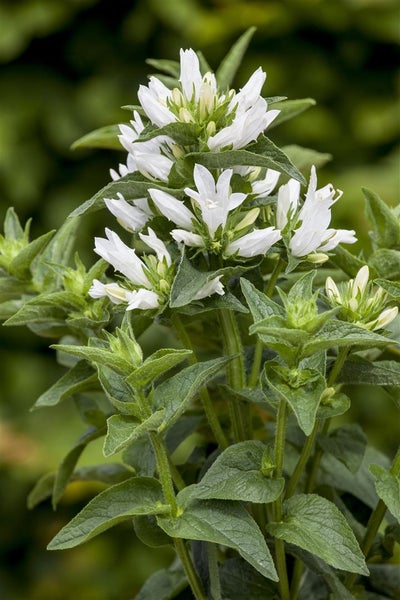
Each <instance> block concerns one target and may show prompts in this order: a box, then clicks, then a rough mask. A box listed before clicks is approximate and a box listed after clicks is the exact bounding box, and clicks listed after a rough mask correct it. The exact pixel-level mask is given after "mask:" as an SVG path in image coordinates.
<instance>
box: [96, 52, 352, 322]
mask: <svg viewBox="0 0 400 600" xmlns="http://www.w3.org/2000/svg"><path fill="white" fill-rule="evenodd" d="M265 79H266V74H265V73H264V72H263V71H262V69H261V68H259V69H257V70H256V71H255V72H254V73H253V74H252V75H251V77H250V78H249V80H248V82H247V83H246V84H245V85H244V87H243V88H242V89H241V90H240V91H239V92H235V90H220V89H219V88H218V85H217V79H216V77H215V75H214V74H213V73H211V72H207V73H205V74H204V75H202V74H201V71H200V63H199V59H198V57H197V55H196V54H195V52H194V51H193V50H191V49H189V50H181V53H180V77H179V83H178V85H177V87H175V88H173V89H170V88H168V87H167V86H166V85H165V84H164V83H163V82H162V81H161V80H160V79H158V78H157V77H155V76H153V77H151V78H150V81H149V84H148V86H143V85H141V86H140V88H139V92H138V97H139V102H140V104H141V111H142V114H143V115H145V117H146V118H147V119H148V125H146V124H145V123H144V122H143V120H142V117H141V116H140V114H139V112H137V111H134V114H133V120H132V121H131V122H130V125H120V132H121V133H120V135H119V140H120V142H121V145H122V146H123V147H124V148H125V150H126V151H127V153H128V156H127V161H126V164H120V165H119V169H118V171H111V176H112V178H113V179H114V180H116V181H117V180H118V179H120V178H121V177H123V176H125V175H127V174H129V173H138V175H139V177H142V179H143V181H144V182H147V184H146V186H145V188H144V189H145V193H146V195H144V196H142V197H140V198H134V199H131V198H130V199H129V202H127V201H126V200H125V198H124V196H123V195H122V194H121V193H117V197H116V198H109V199H105V200H104V201H105V204H106V206H107V208H108V210H109V211H110V212H111V213H112V214H113V215H114V216H115V217H116V218H117V220H118V222H119V223H120V225H122V227H124V228H125V229H126V230H127V231H129V232H131V233H135V234H136V233H137V234H138V236H139V238H140V239H141V240H142V242H144V243H145V244H146V245H147V246H148V247H149V248H150V249H151V251H152V252H153V253H154V254H150V255H145V256H144V257H143V258H139V257H138V256H137V254H136V251H135V250H134V249H132V248H130V247H129V246H127V245H126V244H125V243H124V242H123V241H122V240H121V239H120V237H119V236H118V235H117V234H116V233H114V232H113V231H111V230H109V229H107V230H106V236H107V239H103V238H96V246H95V251H96V252H97V253H98V254H99V255H100V256H101V257H102V258H103V259H104V260H106V261H107V262H109V263H110V264H111V265H112V266H113V267H114V269H115V270H116V271H117V272H118V273H120V274H121V275H122V276H123V277H122V278H121V282H120V283H116V282H111V283H102V282H100V281H98V280H95V281H94V283H93V286H92V288H91V290H90V295H91V296H92V297H94V298H99V297H102V296H107V297H108V298H109V299H110V300H111V301H112V302H114V303H116V304H118V303H122V304H125V305H126V307H127V310H132V309H135V308H140V309H159V308H161V307H163V306H166V305H167V304H168V300H169V293H170V289H171V286H172V283H173V280H174V277H175V274H176V269H175V265H174V261H173V259H172V256H171V252H172V247H173V246H178V247H179V246H182V245H184V246H187V247H188V249H192V253H193V256H196V255H198V254H199V253H202V254H204V256H205V257H206V260H207V261H208V260H209V259H210V257H212V256H213V255H217V257H219V258H218V263H217V264H219V265H220V266H221V265H222V264H223V261H230V262H232V261H236V262H239V263H240V262H246V260H250V259H252V258H254V257H260V258H262V257H264V256H265V255H266V254H267V253H268V252H269V251H270V250H271V249H272V248H274V249H275V250H277V251H280V252H283V253H285V252H286V255H287V258H289V257H290V256H292V257H294V258H295V259H297V260H310V261H312V262H314V263H316V264H318V263H319V262H323V261H324V260H327V258H328V256H327V255H326V253H327V252H329V251H330V250H332V249H334V248H335V247H336V246H337V245H338V244H340V243H348V244H351V243H353V242H355V241H356V238H355V236H354V231H348V230H343V229H338V230H337V229H333V228H330V227H329V225H330V221H331V207H332V205H333V204H334V203H335V202H336V201H337V200H338V199H339V198H340V196H341V192H338V193H337V194H336V191H335V190H334V188H333V187H332V185H331V184H328V185H326V186H325V187H323V188H321V189H317V176H316V171H315V168H314V167H313V168H312V170H311V177H310V182H309V186H308V190H307V192H306V195H305V199H304V201H303V200H302V199H301V197H300V183H299V182H298V181H296V180H295V179H290V180H289V181H288V182H287V183H285V184H283V185H281V186H280V187H279V188H278V189H277V191H276V192H275V195H274V196H273V195H272V194H273V193H274V190H275V189H276V186H277V184H278V180H279V177H280V175H281V173H280V172H279V171H277V170H274V169H266V168H260V167H255V166H242V165H241V164H240V157H239V153H237V154H238V164H234V165H233V166H231V167H230V168H223V167H218V168H207V167H206V166H204V165H202V164H198V163H195V164H194V167H193V171H192V173H191V174H190V173H188V172H187V170H186V172H187V183H188V185H186V186H182V187H183V190H182V188H179V189H175V187H174V186H172V188H171V187H169V178H170V174H171V169H172V168H173V166H174V165H175V163H176V161H177V160H179V159H184V158H185V157H186V156H187V155H188V154H190V153H192V152H197V153H200V154H201V153H203V154H204V153H219V154H221V156H223V154H224V152H226V151H233V155H235V150H239V149H246V147H247V146H248V145H249V144H251V143H252V142H255V141H256V140H258V138H259V137H260V136H261V135H262V134H263V132H264V131H265V129H266V128H267V127H268V126H269V125H270V124H271V123H272V121H273V120H274V119H275V118H276V117H277V116H278V114H279V112H280V111H279V110H268V104H267V102H266V100H265V99H264V98H263V97H262V96H261V90H262V86H263V84H264V82H265ZM176 124H180V125H179V126H178V127H180V128H182V127H183V128H185V127H186V128H189V129H190V135H192V137H190V135H188V137H187V138H183V139H184V140H185V139H187V140H189V141H188V145H185V143H186V142H184V143H181V140H179V143H178V142H177V141H176V140H175V139H174V137H173V136H174V132H173V131H172V129H171V128H173V127H177V125H176ZM193 128H194V129H193ZM180 131H182V130H181V129H180ZM193 131H194V132H195V137H194V138H193V135H194V134H193ZM149 132H150V135H149ZM169 134H170V135H169ZM235 156H236V155H235ZM215 164H218V163H215ZM221 164H224V162H222V163H221ZM186 169H187V166H186ZM160 216H161V217H164V219H166V220H167V221H166V225H164V226H163V227H159V228H158V226H157V223H159V222H160V220H159V218H160ZM156 217H158V221H157V219H156ZM149 223H151V225H152V226H154V228H155V229H156V232H157V233H155V232H154V231H153V229H151V228H150V227H148V233H147V235H145V234H144V233H142V231H143V229H144V228H145V227H146V226H147V225H148V224H149ZM168 223H172V226H173V227H172V229H168ZM189 256H190V250H189ZM207 257H208V258H207ZM221 261H222V262H221ZM214 264H216V263H215V261H214ZM220 279H221V276H218V277H215V278H213V279H211V281H208V283H207V284H206V285H205V286H204V287H203V289H202V290H200V291H199V292H198V293H197V295H196V297H195V298H194V299H201V298H204V297H206V296H209V295H212V294H214V293H217V294H224V292H225V290H224V287H223V284H222V282H221V281H220Z"/></svg>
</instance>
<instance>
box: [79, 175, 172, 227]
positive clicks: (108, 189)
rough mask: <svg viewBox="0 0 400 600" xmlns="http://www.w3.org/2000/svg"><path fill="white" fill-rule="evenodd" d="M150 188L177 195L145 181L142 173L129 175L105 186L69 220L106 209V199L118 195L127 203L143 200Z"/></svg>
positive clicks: (152, 182)
mask: <svg viewBox="0 0 400 600" xmlns="http://www.w3.org/2000/svg"><path fill="white" fill-rule="evenodd" d="M149 187H150V188H156V189H159V190H164V191H172V192H175V193H176V190H169V189H168V188H166V187H165V186H160V185H157V184H156V183H155V182H154V181H149V180H148V179H145V178H144V177H143V175H141V174H140V173H129V174H128V175H124V177H121V178H120V179H118V180H117V181H111V182H110V183H108V184H107V185H106V186H104V187H103V188H102V189H101V190H100V191H98V192H97V193H96V194H95V195H94V196H92V198H90V199H89V200H87V201H86V202H84V203H83V204H81V206H78V208H76V209H75V210H74V211H73V212H72V213H71V214H70V215H69V219H71V218H73V217H79V216H81V215H84V214H86V213H91V212H95V211H97V210H100V209H101V208H104V198H115V197H116V196H117V194H118V193H121V194H122V195H123V197H124V198H125V200H126V201H127V202H129V201H130V200H136V199H137V198H143V197H144V196H146V194H147V190H148V189H149Z"/></svg>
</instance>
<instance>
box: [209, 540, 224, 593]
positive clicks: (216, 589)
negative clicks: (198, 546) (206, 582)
mask: <svg viewBox="0 0 400 600" xmlns="http://www.w3.org/2000/svg"><path fill="white" fill-rule="evenodd" d="M207 553H208V572H209V575H210V596H211V598H212V600H222V594H221V582H220V579H219V569H218V556H217V546H216V544H211V543H208V544H207Z"/></svg>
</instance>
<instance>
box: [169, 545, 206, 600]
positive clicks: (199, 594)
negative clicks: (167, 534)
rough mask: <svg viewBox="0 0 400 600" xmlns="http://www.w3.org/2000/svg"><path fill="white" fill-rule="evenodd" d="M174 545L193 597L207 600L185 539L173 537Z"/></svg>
mask: <svg viewBox="0 0 400 600" xmlns="http://www.w3.org/2000/svg"><path fill="white" fill-rule="evenodd" d="M174 546H175V551H176V553H177V555H178V556H179V558H180V560H181V563H182V565H183V568H184V569H185V573H186V577H187V578H188V581H189V583H190V587H191V588H192V592H193V595H194V597H195V598H196V600H207V596H205V594H204V592H203V588H202V585H201V583H200V579H199V576H198V575H197V571H196V569H195V568H194V565H193V562H192V558H191V556H190V554H189V551H188V549H187V548H186V543H185V540H182V539H181V538H175V539H174Z"/></svg>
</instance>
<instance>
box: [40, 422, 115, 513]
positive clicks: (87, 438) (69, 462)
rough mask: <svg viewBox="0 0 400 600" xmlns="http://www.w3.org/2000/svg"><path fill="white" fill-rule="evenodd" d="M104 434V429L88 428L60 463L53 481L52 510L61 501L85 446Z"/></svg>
mask: <svg viewBox="0 0 400 600" xmlns="http://www.w3.org/2000/svg"><path fill="white" fill-rule="evenodd" d="M104 433H105V427H104V428H96V427H90V428H89V429H88V430H87V431H85V433H84V434H83V435H81V437H80V438H79V439H78V441H77V442H76V443H75V445H74V446H73V447H72V449H71V450H70V451H69V452H68V454H67V455H66V456H65V457H64V458H63V460H62V461H61V463H60V465H59V467H58V469H57V473H56V478H55V481H54V487H53V498H52V504H53V508H55V507H56V506H57V504H58V503H59V501H60V500H61V497H62V495H63V493H64V490H65V488H66V486H67V483H68V482H69V480H70V478H71V475H72V473H73V471H74V469H75V466H76V463H77V462H78V460H79V458H80V456H81V454H82V452H83V451H84V450H85V448H86V446H87V445H88V444H89V443H90V442H92V441H94V440H97V439H98V438H99V437H102V436H103V435H104Z"/></svg>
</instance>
